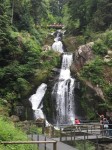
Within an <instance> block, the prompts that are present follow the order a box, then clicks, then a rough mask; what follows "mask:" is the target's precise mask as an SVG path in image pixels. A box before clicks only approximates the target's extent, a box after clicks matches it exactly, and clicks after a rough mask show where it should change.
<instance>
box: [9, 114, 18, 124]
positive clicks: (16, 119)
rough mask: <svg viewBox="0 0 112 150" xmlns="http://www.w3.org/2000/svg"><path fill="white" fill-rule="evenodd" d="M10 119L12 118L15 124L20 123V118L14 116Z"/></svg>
mask: <svg viewBox="0 0 112 150" xmlns="http://www.w3.org/2000/svg"><path fill="white" fill-rule="evenodd" d="M10 118H11V121H13V122H19V121H20V119H19V117H18V116H16V115H12V116H11V117H10Z"/></svg>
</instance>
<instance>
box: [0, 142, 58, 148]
mask: <svg viewBox="0 0 112 150" xmlns="http://www.w3.org/2000/svg"><path fill="white" fill-rule="evenodd" d="M50 143H52V144H53V150H57V141H0V144H4V145H7V144H50Z"/></svg>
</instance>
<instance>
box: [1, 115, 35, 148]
mask: <svg viewBox="0 0 112 150" xmlns="http://www.w3.org/2000/svg"><path fill="white" fill-rule="evenodd" d="M0 141H27V136H26V135H25V134H24V133H23V132H22V131H21V130H19V129H17V128H15V127H14V124H13V123H11V122H10V121H9V120H7V119H3V118H0ZM0 149H1V150H3V149H5V150H10V149H13V150H17V149H18V150H36V149H37V146H35V145H31V144H29V145H28V144H14V145H13V144H11V145H8V144H7V145H2V144H0Z"/></svg>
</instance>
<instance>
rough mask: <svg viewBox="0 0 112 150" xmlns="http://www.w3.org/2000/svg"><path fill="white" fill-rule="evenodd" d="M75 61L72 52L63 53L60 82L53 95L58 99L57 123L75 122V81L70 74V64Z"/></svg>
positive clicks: (56, 85) (55, 99)
mask: <svg viewBox="0 0 112 150" xmlns="http://www.w3.org/2000/svg"><path fill="white" fill-rule="evenodd" d="M72 61H73V57H72V54H67V53H65V54H63V59H62V66H61V71H60V75H59V80H58V83H55V85H54V87H53V91H52V97H53V99H54V101H56V114H55V115H56V117H55V120H56V122H55V123H56V124H57V125H59V124H71V123H73V124H74V120H75V110H74V109H75V104H74V81H75V79H73V78H72V77H71V75H70V66H71V63H72Z"/></svg>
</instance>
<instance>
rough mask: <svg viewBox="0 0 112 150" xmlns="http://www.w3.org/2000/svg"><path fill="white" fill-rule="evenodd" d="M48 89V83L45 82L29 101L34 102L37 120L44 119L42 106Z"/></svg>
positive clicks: (33, 107)
mask: <svg viewBox="0 0 112 150" xmlns="http://www.w3.org/2000/svg"><path fill="white" fill-rule="evenodd" d="M46 90H47V85H46V84H45V83H42V84H41V85H40V86H39V87H38V89H37V91H36V93H35V94H33V95H32V96H31V97H30V98H29V101H30V102H31V104H32V109H33V111H34V118H35V120H37V119H40V118H41V119H44V118H45V117H44V114H43V111H42V107H43V101H42V99H43V97H44V95H45V92H46Z"/></svg>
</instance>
